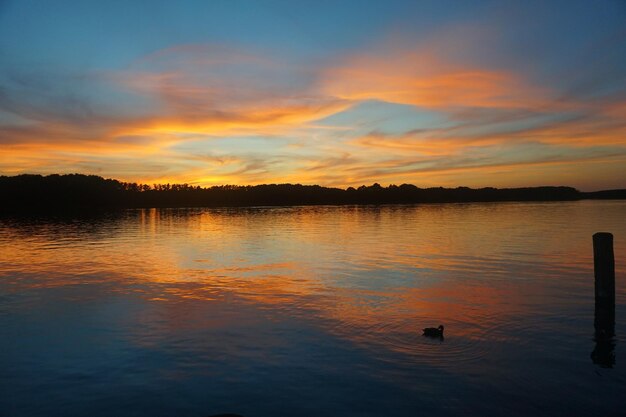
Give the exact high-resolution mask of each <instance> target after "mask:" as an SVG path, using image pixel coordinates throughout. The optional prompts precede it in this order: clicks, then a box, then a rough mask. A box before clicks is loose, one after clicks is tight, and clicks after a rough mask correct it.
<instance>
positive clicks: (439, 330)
mask: <svg viewBox="0 0 626 417" xmlns="http://www.w3.org/2000/svg"><path fill="white" fill-rule="evenodd" d="M424 336H428V337H443V325H440V326H439V327H426V328H425V329H424Z"/></svg>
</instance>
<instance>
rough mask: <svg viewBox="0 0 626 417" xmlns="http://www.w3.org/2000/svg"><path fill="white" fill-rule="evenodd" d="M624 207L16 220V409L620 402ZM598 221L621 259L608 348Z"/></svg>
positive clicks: (1, 394) (320, 409)
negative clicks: (598, 280)
mask: <svg viewBox="0 0 626 417" xmlns="http://www.w3.org/2000/svg"><path fill="white" fill-rule="evenodd" d="M625 218H626V202H622V201H606V202H602V201H579V202H565V203H492V204H445V205H424V206H413V205H412V206H382V207H376V206H372V207H289V208H250V209H217V210H215V209H206V210H205V209H184V210H180V209H176V210H129V211H123V212H118V213H111V214H106V215H97V216H96V215H94V216H91V217H86V216H82V217H74V218H58V217H57V218H54V217H47V218H36V219H33V218H31V219H24V218H21V219H20V218H2V219H0V248H1V250H0V415H2V416H10V417H18V416H19V417H21V416H28V417H31V416H32V417H36V416H47V417H48V416H55V415H58V416H85V415H89V416H111V415H115V416H189V417H192V416H198V417H200V416H207V415H210V414H217V413H224V412H234V413H240V414H243V415H244V416H246V417H254V416H274V415H278V416H320V415H324V416H335V415H336V416H415V415H427V414H429V413H433V415H438V416H442V415H443V416H460V415H467V414H472V415H481V416H501V415H510V416H511V415H512V416H517V415H519V416H527V415H534V416H552V415H577V416H581V415H589V416H597V415H605V416H607V415H623V412H624V409H625V406H626V398H625V397H624V392H626V367H625V366H624V364H625V363H626V349H625V348H624V339H623V337H624V334H626V289H625V287H626V285H625V284H626V282H625V278H624V277H625V271H626V269H625V265H626V221H625V220H624V219H625ZM597 231H610V232H613V233H614V235H615V256H616V263H617V265H616V269H617V283H616V284H617V307H616V317H617V321H616V326H615V333H616V337H615V338H614V339H613V340H611V341H610V343H609V344H608V345H607V344H604V345H602V346H599V348H600V349H599V350H598V349H597V348H598V346H596V343H595V342H594V297H593V259H592V246H591V242H592V241H591V236H592V234H593V233H595V232H597ZM439 324H443V325H445V328H446V330H445V339H444V340H443V341H441V340H437V339H428V338H425V337H423V336H422V335H421V329H422V328H423V327H426V326H437V325H439ZM594 349H595V350H596V355H594V359H595V363H594V360H592V358H591V353H592V352H593V351H594Z"/></svg>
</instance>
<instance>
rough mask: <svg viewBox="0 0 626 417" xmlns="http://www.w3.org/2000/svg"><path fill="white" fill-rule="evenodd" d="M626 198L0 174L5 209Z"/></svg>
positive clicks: (618, 194) (538, 190)
mask: <svg viewBox="0 0 626 417" xmlns="http://www.w3.org/2000/svg"><path fill="white" fill-rule="evenodd" d="M584 198H626V190H608V191H600V192H596V193H584V192H581V191H578V190H576V189H575V188H572V187H562V186H561V187H526V188H502V189H497V188H492V187H487V188H479V189H473V188H468V187H458V188H443V187H435V188H419V187H417V186H415V185H411V184H402V185H389V186H388V187H382V186H380V185H379V184H373V185H370V186H365V185H363V186H360V187H358V188H354V187H348V188H347V189H341V188H332V187H322V186H319V185H301V184H264V185H250V186H238V185H220V186H213V187H200V186H194V185H189V184H154V185H148V184H138V183H129V182H122V181H118V180H114V179H105V178H102V177H100V176H96V175H83V174H67V175H59V174H53V175H47V176H42V175H32V174H23V175H17V176H0V210H2V211H12V210H33V211H46V210H54V209H69V208H72V209H95V208H104V209H108V208H146V207H242V206H284V205H312V204H331V205H336V204H337V205H338V204H410V203H444V202H489V201H566V200H580V199H584Z"/></svg>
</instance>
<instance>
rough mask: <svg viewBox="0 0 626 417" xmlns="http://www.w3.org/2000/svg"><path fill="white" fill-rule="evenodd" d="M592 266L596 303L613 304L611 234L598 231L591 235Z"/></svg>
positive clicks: (613, 273) (613, 276)
mask: <svg viewBox="0 0 626 417" xmlns="http://www.w3.org/2000/svg"><path fill="white" fill-rule="evenodd" d="M593 266H594V274H595V290H596V304H598V303H599V304H602V305H607V306H610V305H613V306H614V305H615V258H614V255H613V235H612V234H611V233H606V232H599V233H596V234H594V235H593Z"/></svg>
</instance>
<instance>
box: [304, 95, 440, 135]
mask: <svg viewBox="0 0 626 417" xmlns="http://www.w3.org/2000/svg"><path fill="white" fill-rule="evenodd" d="M316 124H318V125H323V126H334V127H346V128H351V129H353V131H352V133H356V134H365V133H369V132H371V131H373V130H376V131H377V132H381V133H386V134H402V133H405V132H408V131H410V130H414V129H435V128H441V127H444V126H446V125H447V124H448V120H447V118H446V117H445V116H444V115H443V114H441V113H438V112H434V111H428V110H424V109H420V108H417V107H415V106H410V105H404V104H394V103H387V102H384V101H378V100H368V101H365V102H363V103H360V104H358V105H356V106H355V107H352V108H350V109H348V110H345V111H343V112H341V113H338V114H335V115H332V116H329V117H327V118H325V119H323V120H321V121H319V122H317V123H316Z"/></svg>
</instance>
